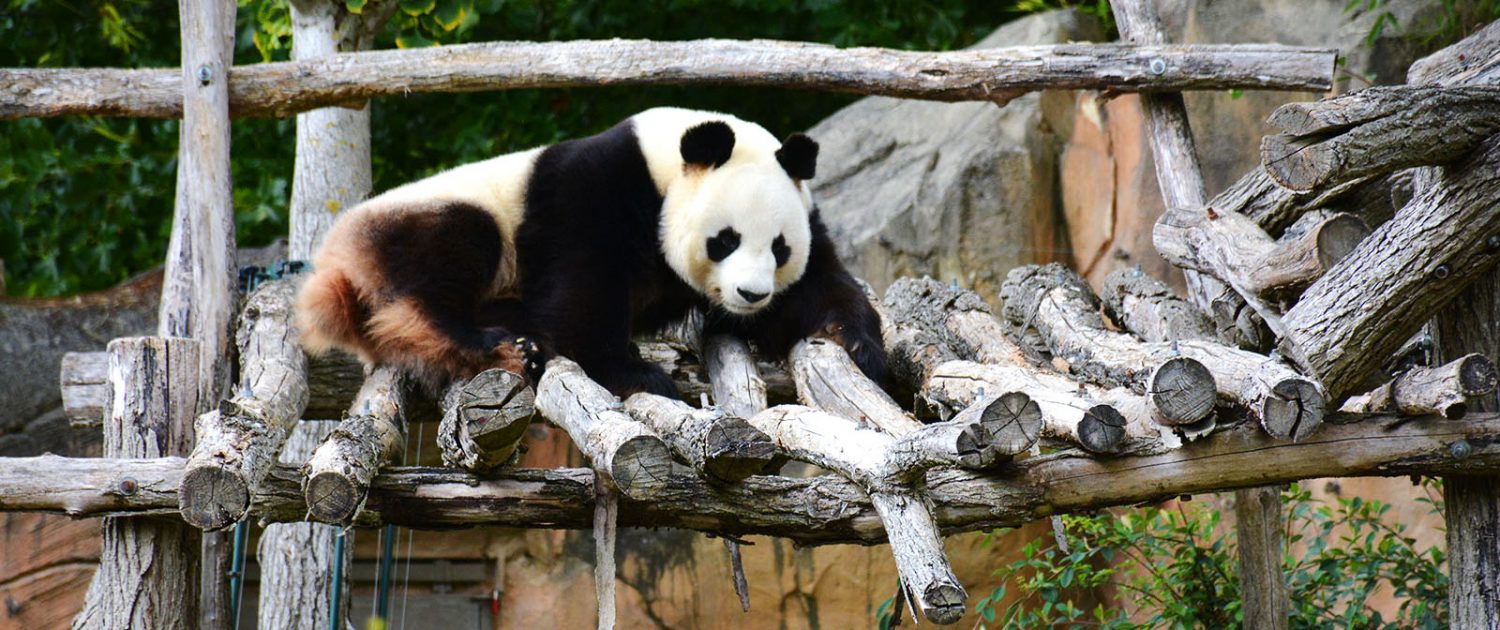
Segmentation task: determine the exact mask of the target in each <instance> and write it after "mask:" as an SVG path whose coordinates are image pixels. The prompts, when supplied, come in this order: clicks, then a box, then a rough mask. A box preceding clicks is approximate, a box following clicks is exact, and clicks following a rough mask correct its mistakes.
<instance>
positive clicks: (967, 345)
mask: <svg viewBox="0 0 1500 630" xmlns="http://www.w3.org/2000/svg"><path fill="white" fill-rule="evenodd" d="M881 307H882V311H881V314H882V318H883V319H882V320H881V321H882V324H887V323H888V324H889V325H894V326H900V327H906V328H912V329H917V330H921V331H923V332H925V333H926V334H928V335H932V336H933V337H934V340H935V341H936V342H938V343H940V344H941V345H942V346H944V347H946V348H949V349H951V350H952V351H953V352H954V353H955V354H956V355H957V356H958V358H961V359H968V360H970V361H978V362H980V363H1001V364H1011V365H1026V364H1027V361H1026V357H1025V353H1024V351H1023V350H1022V349H1021V347H1020V346H1017V345H1016V344H1015V342H1013V341H1011V339H1010V337H1008V336H1007V335H1006V334H1005V326H1004V325H1003V324H1001V323H1000V322H999V321H998V320H996V319H995V316H994V314H993V313H991V312H990V307H989V305H987V304H985V303H984V299H983V298H981V297H979V294H977V293H975V292H973V291H969V290H967V289H960V288H958V286H956V285H949V284H943V283H941V282H938V281H937V280H933V279H932V278H930V277H923V278H899V279H897V280H896V281H895V282H893V283H891V286H890V288H888V289H886V291H885V298H884V299H883V300H882V301H881ZM887 320H889V321H887Z"/></svg>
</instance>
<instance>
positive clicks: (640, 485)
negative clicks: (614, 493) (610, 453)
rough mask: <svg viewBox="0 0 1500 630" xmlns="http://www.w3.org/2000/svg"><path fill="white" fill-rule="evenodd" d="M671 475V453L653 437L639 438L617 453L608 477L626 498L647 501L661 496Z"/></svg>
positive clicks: (662, 443)
mask: <svg viewBox="0 0 1500 630" xmlns="http://www.w3.org/2000/svg"><path fill="white" fill-rule="evenodd" d="M671 475H672V454H671V453H670V452H669V451H668V450H667V445H666V443H664V442H662V441H661V438H658V437H656V436H654V435H637V436H635V437H632V438H630V439H628V440H626V441H625V442H624V443H623V444H621V445H620V447H619V448H618V449H616V450H615V454H614V458H613V459H612V460H611V461H610V467H609V476H610V478H611V479H613V480H614V482H615V485H616V486H618V487H619V488H620V492H622V493H624V494H625V496H627V497H630V498H632V499H636V500H646V499H650V498H652V497H655V496H657V495H659V494H661V493H662V491H663V490H665V489H666V487H667V485H668V481H669V479H670V478H671Z"/></svg>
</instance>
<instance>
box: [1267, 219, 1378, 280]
mask: <svg viewBox="0 0 1500 630" xmlns="http://www.w3.org/2000/svg"><path fill="white" fill-rule="evenodd" d="M1369 235H1370V226H1369V225H1367V224H1365V222H1364V220H1363V219H1360V218H1359V217H1357V216H1355V215H1352V214H1346V213H1336V214H1335V213H1325V212H1312V213H1307V214H1304V215H1302V216H1301V217H1300V218H1299V219H1298V220H1297V221H1296V222H1295V223H1293V224H1292V225H1291V226H1290V227H1288V228H1287V230H1286V233H1285V234H1283V235H1282V237H1281V238H1280V239H1278V240H1277V241H1276V242H1275V244H1274V245H1273V246H1272V248H1271V249H1270V250H1268V251H1267V252H1266V256H1265V258H1264V259H1262V261H1261V264H1260V266H1257V267H1255V268H1254V269H1251V270H1250V271H1249V273H1247V274H1246V277H1245V286H1246V287H1249V288H1250V290H1252V291H1255V293H1256V294H1257V295H1259V296H1261V297H1263V298H1265V299H1267V300H1279V301H1282V302H1288V301H1291V300H1292V299H1294V298H1295V297H1296V296H1297V295H1298V294H1300V293H1301V292H1302V290H1303V289H1305V288H1307V285H1310V284H1312V283H1313V281H1315V280H1317V279H1318V278H1320V277H1322V275H1323V274H1325V273H1327V272H1328V269H1329V268H1330V267H1332V266H1333V264H1334V263H1336V262H1338V261H1339V260H1340V259H1342V258H1343V257H1345V256H1348V255H1349V252H1352V251H1354V247H1355V246H1357V245H1359V242H1360V241H1362V240H1364V239H1365V237H1366V236H1369Z"/></svg>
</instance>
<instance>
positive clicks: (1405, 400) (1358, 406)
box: [1341, 353, 1495, 420]
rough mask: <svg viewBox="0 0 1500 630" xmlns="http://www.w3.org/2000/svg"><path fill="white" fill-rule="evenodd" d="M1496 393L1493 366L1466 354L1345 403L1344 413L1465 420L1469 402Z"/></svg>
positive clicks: (1417, 370)
mask: <svg viewBox="0 0 1500 630" xmlns="http://www.w3.org/2000/svg"><path fill="white" fill-rule="evenodd" d="M1494 392H1495V363H1494V362H1493V361H1491V360H1489V358H1488V357H1485V356H1484V355H1482V354H1477V353H1475V354H1467V355H1464V356H1462V357H1459V358H1457V359H1455V360H1453V361H1449V362H1448V363H1445V364H1443V365H1440V366H1437V367H1431V368H1426V367H1418V368H1413V369H1412V370H1409V371H1407V372H1405V373H1403V374H1401V375H1399V376H1397V377H1396V378H1394V379H1392V380H1391V381H1390V382H1387V383H1385V384H1384V385H1381V386H1380V387H1377V388H1375V389H1374V390H1371V391H1369V392H1367V393H1364V394H1360V395H1358V396H1354V397H1351V398H1350V399H1349V400H1348V401H1346V402H1345V403H1344V407H1343V409H1341V411H1344V412H1345V413H1389V414H1399V415H1408V416H1425V415H1429V414H1436V415H1440V416H1442V417H1444V418H1448V419H1449V420H1457V419H1459V418H1462V417H1464V414H1466V413H1468V410H1469V399H1470V398H1475V397H1479V396H1483V395H1485V394H1492V393H1494Z"/></svg>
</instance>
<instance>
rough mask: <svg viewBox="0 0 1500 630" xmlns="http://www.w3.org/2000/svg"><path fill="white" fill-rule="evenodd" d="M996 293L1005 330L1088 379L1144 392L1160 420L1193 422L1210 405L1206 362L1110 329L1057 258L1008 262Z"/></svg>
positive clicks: (1081, 283) (1094, 302)
mask: <svg viewBox="0 0 1500 630" xmlns="http://www.w3.org/2000/svg"><path fill="white" fill-rule="evenodd" d="M1000 296H1001V298H1002V299H1003V300H1005V308H1004V309H1002V315H1003V317H1004V320H1005V322H1006V323H1007V324H1009V325H1010V326H1011V332H1010V334H1011V336H1012V337H1014V338H1016V339H1019V340H1021V341H1022V342H1023V343H1025V344H1027V345H1030V346H1032V347H1033V348H1035V349H1036V350H1038V351H1039V352H1047V353H1050V354H1051V355H1052V356H1053V357H1055V359H1060V360H1062V361H1064V362H1065V363H1067V365H1068V369H1069V370H1070V371H1072V372H1073V373H1074V374H1077V375H1079V376H1080V377H1083V378H1084V379H1086V380H1089V381H1090V382H1093V383H1097V384H1099V385H1104V386H1106V387H1121V386H1124V387H1131V388H1133V389H1135V390H1136V391H1139V392H1142V393H1144V394H1146V396H1147V397H1148V399H1149V400H1150V402H1151V405H1152V407H1153V408H1154V409H1155V412H1156V415H1157V419H1158V420H1159V421H1161V422H1163V423H1166V424H1171V425H1183V424H1193V423H1196V422H1198V421H1201V420H1203V419H1204V418H1207V417H1208V416H1209V414H1211V413H1213V410H1214V400H1215V395H1214V394H1215V392H1216V391H1217V389H1216V387H1215V378H1214V375H1213V374H1212V373H1211V372H1209V370H1208V368H1206V367H1205V366H1204V365H1202V364H1201V363H1198V361H1196V360H1194V359H1191V358H1187V357H1182V356H1174V353H1173V352H1172V351H1171V349H1170V348H1164V347H1159V346H1147V345H1144V344H1142V343H1141V342H1140V341H1139V340H1137V339H1134V338H1132V337H1131V336H1130V335H1126V334H1123V333H1118V332H1114V331H1111V330H1109V329H1108V327H1107V326H1106V325H1105V323H1104V319H1103V317H1101V316H1100V315H1099V308H1100V305H1099V299H1098V297H1096V296H1095V295H1094V292H1093V291H1092V290H1091V289H1089V287H1088V283H1087V282H1085V281H1084V280H1083V278H1081V277H1079V276H1078V274H1076V273H1074V272H1072V271H1070V270H1068V269H1067V268H1065V267H1063V266H1062V265H1058V264H1055V263H1054V264H1050V265H1046V266H1038V265H1027V266H1023V267H1017V268H1015V269H1012V270H1011V271H1010V273H1009V274H1008V275H1007V276H1006V280H1005V284H1004V285H1002V286H1001V289H1000Z"/></svg>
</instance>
